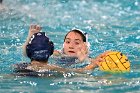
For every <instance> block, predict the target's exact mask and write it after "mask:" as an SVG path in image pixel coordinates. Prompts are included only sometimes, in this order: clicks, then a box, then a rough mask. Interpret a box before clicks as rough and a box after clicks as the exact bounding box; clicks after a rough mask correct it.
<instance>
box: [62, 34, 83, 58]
mask: <svg viewBox="0 0 140 93" xmlns="http://www.w3.org/2000/svg"><path fill="white" fill-rule="evenodd" d="M83 43H84V42H83V40H82V37H81V36H80V34H78V33H75V32H70V33H69V34H68V35H67V37H66V38H65V42H64V53H65V54H66V55H70V56H77V52H78V51H79V48H81V46H82V44H83ZM81 49H82V48H81Z"/></svg>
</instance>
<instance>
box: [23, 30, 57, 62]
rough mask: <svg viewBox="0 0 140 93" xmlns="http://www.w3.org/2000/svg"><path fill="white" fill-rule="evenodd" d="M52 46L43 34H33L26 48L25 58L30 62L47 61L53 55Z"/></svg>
mask: <svg viewBox="0 0 140 93" xmlns="http://www.w3.org/2000/svg"><path fill="white" fill-rule="evenodd" d="M53 51H54V45H53V42H52V41H49V38H48V37H47V36H46V35H45V32H38V33H35V34H34V35H33V36H32V37H31V39H30V41H29V43H28V45H27V46H26V53H27V56H28V57H29V58H30V59H31V60H37V61H47V60H48V58H49V56H51V55H52V54H53Z"/></svg>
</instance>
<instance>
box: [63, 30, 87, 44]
mask: <svg viewBox="0 0 140 93" xmlns="http://www.w3.org/2000/svg"><path fill="white" fill-rule="evenodd" d="M70 32H74V33H78V34H79V35H80V36H81V37H82V40H83V42H87V41H86V34H87V33H83V32H82V31H80V30H77V29H73V30H71V31H69V32H68V33H67V34H66V35H65V38H64V42H65V39H66V37H67V35H68V34H69V33H70Z"/></svg>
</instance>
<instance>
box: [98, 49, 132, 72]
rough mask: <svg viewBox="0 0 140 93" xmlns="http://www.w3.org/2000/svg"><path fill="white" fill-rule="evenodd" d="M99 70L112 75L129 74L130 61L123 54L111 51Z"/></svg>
mask: <svg viewBox="0 0 140 93" xmlns="http://www.w3.org/2000/svg"><path fill="white" fill-rule="evenodd" d="M99 69H100V70H101V71H105V72H111V73H122V72H129V71H130V61H129V60H128V58H127V56H126V55H124V54H123V53H121V52H118V51H111V52H109V53H108V54H107V55H106V56H105V57H104V62H100V66H99Z"/></svg>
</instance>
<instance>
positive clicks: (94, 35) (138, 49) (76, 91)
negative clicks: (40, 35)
mask: <svg viewBox="0 0 140 93" xmlns="http://www.w3.org/2000/svg"><path fill="white" fill-rule="evenodd" d="M30 24H39V25H41V26H42V31H45V32H47V35H48V36H49V37H50V39H51V40H52V41H53V42H54V44H55V49H61V47H62V44H63V38H64V36H65V34H66V33H67V32H68V31H69V30H71V29H73V28H77V29H81V30H83V31H85V32H87V33H88V35H89V42H90V44H91V47H90V51H91V52H90V56H92V57H96V56H98V55H99V54H101V53H103V52H104V51H107V50H116V51H120V52H122V53H124V54H126V55H127V56H128V58H129V60H130V62H131V71H130V73H124V74H108V73H104V72H101V71H99V69H98V68H96V69H95V70H94V71H93V72H92V73H91V74H88V73H87V74H74V75H72V74H67V75H64V76H60V77H59V76H58V77H40V78H37V77H20V76H13V75H11V73H12V70H13V69H12V67H11V66H12V65H13V64H16V63H20V62H29V61H30V60H29V59H28V58H26V57H24V56H23V54H22V44H23V43H24V42H25V40H26V37H27V35H28V29H29V26H30ZM139 91H140V0H14V1H13V0H4V1H3V5H0V93H66V92H67V93H109V92H110V93H139Z"/></svg>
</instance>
